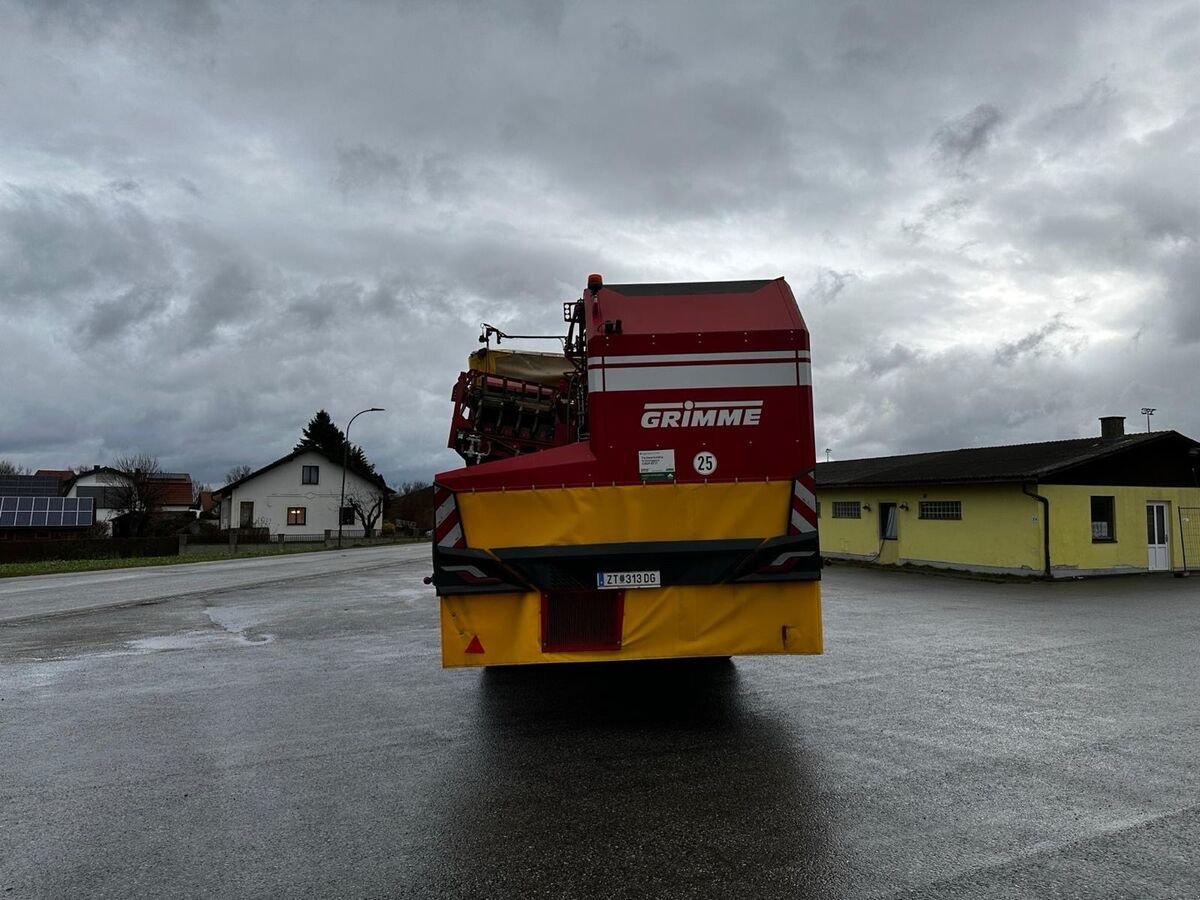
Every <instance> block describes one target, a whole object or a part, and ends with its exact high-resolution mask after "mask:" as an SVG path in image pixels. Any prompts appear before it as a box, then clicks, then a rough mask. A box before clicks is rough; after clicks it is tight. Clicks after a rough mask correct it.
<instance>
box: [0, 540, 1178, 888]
mask: <svg viewBox="0 0 1200 900" xmlns="http://www.w3.org/2000/svg"><path fill="white" fill-rule="evenodd" d="M356 553H357V554H362V555H361V556H358V557H356V556H355V554H356ZM323 556H326V554H317V555H316V557H323ZM297 559H303V560H305V562H304V564H303V565H302V566H300V567H299V568H297V569H296V570H295V572H294V577H289V575H288V573H287V572H286V571H284V570H281V569H279V568H278V567H274V568H267V569H265V570H263V571H261V572H259V573H257V574H255V573H251V572H249V571H247V572H246V573H243V574H242V575H241V576H238V575H237V574H236V571H235V572H234V574H229V573H228V572H226V573H225V575H224V576H223V578H222V579H221V580H219V583H217V584H216V585H215V586H214V588H213V590H211V591H206V590H205V589H204V586H203V583H201V584H200V585H199V586H197V584H196V583H195V580H196V576H194V575H191V574H187V573H181V572H179V571H176V572H173V573H168V572H167V570H162V571H163V572H164V574H163V575H162V577H163V578H166V579H172V578H173V579H176V582H175V584H176V586H177V587H182V588H183V590H181V591H180V593H182V596H180V597H178V598H177V599H172V597H174V596H175V595H174V594H173V593H172V588H171V587H170V586H169V582H160V583H158V586H157V587H155V586H154V584H152V583H143V582H141V581H138V582H137V584H138V585H139V586H138V587H137V589H136V591H134V593H137V594H138V595H139V597H140V598H141V599H140V601H136V602H143V603H147V604H148V605H137V606H127V607H113V606H112V602H113V601H114V597H113V596H110V595H109V594H107V593H103V594H98V595H99V596H100V599H99V600H97V602H98V603H102V605H103V606H104V607H105V608H102V609H98V610H94V611H90V612H82V613H74V614H68V615H58V616H50V617H40V618H39V617H37V616H36V615H33V616H31V615H30V614H28V612H27V611H26V612H23V613H22V614H21V615H19V616H18V615H16V614H15V613H13V612H12V611H13V610H18V609H21V608H22V607H21V606H20V604H22V603H30V602H33V601H34V600H35V594H28V593H25V594H22V592H21V591H20V590H18V587H19V583H18V582H15V581H6V582H3V583H2V585H3V590H2V591H0V897H3V898H8V897H14V898H15V897H83V896H86V897H122V898H124V897H393V896H394V897H654V896H662V897H789V898H796V897H806V896H808V897H829V898H837V897H913V898H916V897H920V898H960V897H987V898H992V897H997V898H998V897H1030V898H1032V897H1129V898H1160V897H1170V898H1195V897H1200V768H1198V766H1197V763H1198V761H1200V697H1198V695H1197V693H1198V690H1200V580H1197V579H1195V578H1193V579H1190V580H1176V579H1171V578H1165V577H1164V578H1131V579H1120V580H1108V581H1093V582H1074V583H1067V584H1056V585H1045V584H991V583H981V582H974V581H968V580H960V579H952V578H936V577H927V576H921V575H911V574H901V573H877V572H868V571H862V570H857V569H850V568H843V567H839V568H834V569H830V570H828V571H827V572H826V580H825V599H826V604H825V613H826V640H827V652H826V655H825V656H823V657H808V658H805V657H791V658H776V657H770V658H753V659H737V660H735V661H734V662H732V663H705V664H691V663H674V664H634V665H626V666H586V667H574V668H545V667H535V668H531V669H521V670H504V671H492V672H486V673H482V672H475V671H461V670H457V671H453V670H452V671H442V670H441V669H440V668H439V658H438V650H437V628H436V624H437V616H436V608H435V602H434V598H433V595H432V592H431V591H430V589H428V588H426V587H424V586H423V585H421V583H420V576H421V575H423V574H425V573H426V572H427V571H428V568H429V566H428V563H427V560H426V557H425V554H424V552H423V551H421V550H416V549H413V548H391V549H388V550H384V551H379V550H372V551H352V552H349V553H345V554H341V555H340V556H339V557H335V556H333V555H329V558H328V560H327V561H326V564H327V565H338V566H341V567H342V571H339V572H336V573H333V574H321V573H320V571H319V568H320V567H316V568H314V563H313V562H312V559H311V558H309V557H297ZM222 565H225V564H222ZM195 568H196V567H191V568H190V569H189V570H188V571H191V570H194V569H195ZM215 571H222V570H219V569H218V570H215ZM88 577H89V576H79V578H80V579H86V578H88ZM90 577H93V578H94V577H95V576H90ZM204 577H205V576H200V578H201V582H203V578H204ZM214 579H215V576H214ZM239 579H240V580H239ZM256 582H261V583H256ZM26 583H28V580H26ZM80 583H82V584H86V581H81V582H80ZM101 583H103V584H106V585H108V586H107V587H104V588H103V591H110V590H111V591H115V592H116V593H117V596H116V599H117V600H119V589H118V588H115V587H113V586H112V583H111V582H97V584H101ZM34 589H35V593H36V590H37V589H38V586H37V585H36V584H35V585H34ZM62 589H63V590H72V589H77V590H78V592H79V593H80V595H82V596H87V590H86V588H78V586H76V587H75V588H72V586H71V585H70V584H65V583H64V584H63V585H62ZM40 590H42V593H43V596H44V595H45V593H46V591H45V589H44V586H43V587H42V588H40ZM6 608H7V609H8V610H9V615H8V617H7V619H8V620H7V621H3V620H4V619H5V615H4V611H5V609H6Z"/></svg>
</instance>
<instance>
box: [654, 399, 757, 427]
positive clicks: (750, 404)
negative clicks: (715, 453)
mask: <svg viewBox="0 0 1200 900" xmlns="http://www.w3.org/2000/svg"><path fill="white" fill-rule="evenodd" d="M762 405H763V402H762V401H761V400H714V401H711V402H708V403H697V402H695V401H692V400H684V401H682V402H680V403H647V404H646V405H645V406H643V407H642V427H643V428H721V427H723V426H731V425H757V424H758V423H759V420H760V419H761V418H762Z"/></svg>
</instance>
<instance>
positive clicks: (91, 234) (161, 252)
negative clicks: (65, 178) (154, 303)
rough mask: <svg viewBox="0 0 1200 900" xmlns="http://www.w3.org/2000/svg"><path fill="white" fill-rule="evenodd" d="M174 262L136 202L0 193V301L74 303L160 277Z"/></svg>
mask: <svg viewBox="0 0 1200 900" xmlns="http://www.w3.org/2000/svg"><path fill="white" fill-rule="evenodd" d="M170 267H171V263H170V259H169V254H168V252H167V249H166V247H165V245H164V243H163V241H162V236H161V234H160V232H159V230H158V229H157V228H156V227H155V225H154V223H153V222H151V220H150V219H149V218H148V217H147V216H146V215H145V213H144V212H143V211H142V210H141V209H140V208H138V207H136V206H134V205H132V204H128V203H124V202H120V201H117V202H110V203H107V204H103V203H101V202H99V201H98V199H95V198H92V197H89V196H86V195H84V194H80V193H64V192H59V191H54V190H40V191H39V190H33V189H29V188H10V189H9V190H8V191H6V192H5V193H4V194H3V195H0V303H4V302H9V303H12V302H17V301H23V302H34V303H37V302H42V301H45V300H48V299H50V298H57V300H59V301H62V302H71V301H73V300H74V299H76V298H77V297H78V296H82V295H86V294H87V292H89V291H92V290H118V291H119V290H123V289H125V288H127V287H128V286H129V285H131V284H132V285H136V284H139V283H143V282H146V281H158V280H161V278H162V276H163V273H164V271H167V270H169V269H170Z"/></svg>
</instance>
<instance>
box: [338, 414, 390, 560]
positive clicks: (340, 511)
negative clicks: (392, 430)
mask: <svg viewBox="0 0 1200 900" xmlns="http://www.w3.org/2000/svg"><path fill="white" fill-rule="evenodd" d="M383 411H384V409H383V407H382V406H372V407H371V408H370V409H360V410H359V411H358V412H356V413H355V414H354V415H352V416H351V417H350V421H349V422H347V423H346V436H345V440H344V441H343V442H342V499H341V500H340V501H338V549H339V550H341V549H342V520H343V519H344V518H345V516H344V515H343V510H344V509H345V508H346V453H347V452H348V451H349V450H350V426H351V425H353V424H354V420H355V419H357V418H358V417H359V416H361V415H362V414H363V413H369V412H383Z"/></svg>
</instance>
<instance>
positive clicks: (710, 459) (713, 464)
mask: <svg viewBox="0 0 1200 900" xmlns="http://www.w3.org/2000/svg"><path fill="white" fill-rule="evenodd" d="M692 468H693V469H695V470H696V474H697V475H703V476H704V477H705V478H707V477H708V476H709V475H711V474H712V473H713V472H715V471H717V455H716V454H715V453H710V452H709V451H707V450H701V451H700V452H699V453H697V454H696V455H695V456H693V457H692Z"/></svg>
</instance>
